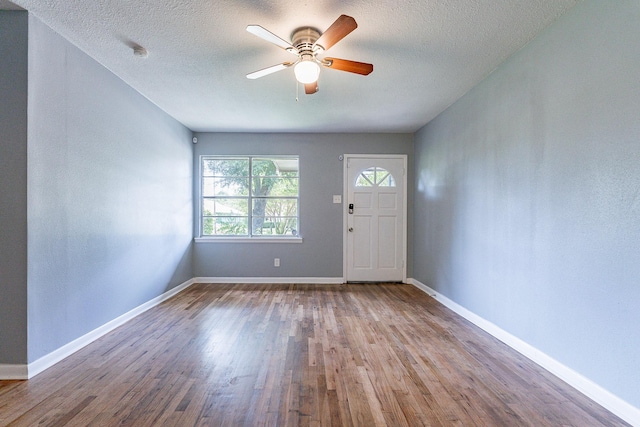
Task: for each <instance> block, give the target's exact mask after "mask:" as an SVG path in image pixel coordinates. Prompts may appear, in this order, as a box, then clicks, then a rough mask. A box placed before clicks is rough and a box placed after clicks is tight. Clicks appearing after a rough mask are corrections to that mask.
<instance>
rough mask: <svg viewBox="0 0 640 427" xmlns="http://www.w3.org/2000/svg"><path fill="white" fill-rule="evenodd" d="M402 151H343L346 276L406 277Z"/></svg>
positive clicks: (385, 279)
mask: <svg viewBox="0 0 640 427" xmlns="http://www.w3.org/2000/svg"><path fill="white" fill-rule="evenodd" d="M406 163H407V157H406V156H391V155H389V156H366V155H345V169H346V171H345V194H346V195H347V200H346V203H345V221H344V222H345V227H346V230H345V235H346V237H345V279H346V281H347V282H404V281H406V266H405V265H406V263H405V257H406V207H405V199H406V169H407V168H406Z"/></svg>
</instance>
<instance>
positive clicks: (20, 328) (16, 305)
mask: <svg viewBox="0 0 640 427" xmlns="http://www.w3.org/2000/svg"><path fill="white" fill-rule="evenodd" d="M28 29H29V25H28V15H27V13H26V12H14V11H12V12H9V11H0V99H1V100H2V101H1V102H0V363H2V364H24V363H26V361H27V286H26V285H27V51H28V49H27V45H28V42H27V40H28Z"/></svg>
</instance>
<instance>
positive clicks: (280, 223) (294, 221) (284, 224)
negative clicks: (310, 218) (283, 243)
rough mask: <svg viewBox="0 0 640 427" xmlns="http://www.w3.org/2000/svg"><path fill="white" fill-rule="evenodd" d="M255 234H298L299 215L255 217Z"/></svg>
mask: <svg viewBox="0 0 640 427" xmlns="http://www.w3.org/2000/svg"><path fill="white" fill-rule="evenodd" d="M253 234H254V235H262V236H297V235H298V218H297V217H256V216H254V217H253Z"/></svg>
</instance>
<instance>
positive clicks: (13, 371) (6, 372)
mask: <svg viewBox="0 0 640 427" xmlns="http://www.w3.org/2000/svg"><path fill="white" fill-rule="evenodd" d="M28 374H29V372H28V369H27V365H8V364H2V363H0V380H24V379H27V375H28Z"/></svg>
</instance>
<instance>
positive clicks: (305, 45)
mask: <svg viewBox="0 0 640 427" xmlns="http://www.w3.org/2000/svg"><path fill="white" fill-rule="evenodd" d="M319 38H320V31H318V30H317V29H315V28H313V27H301V28H298V29H297V30H295V31H294V32H293V33H291V44H292V45H293V46H294V47H295V48H296V49H298V54H299V55H300V58H301V59H303V60H305V59H312V58H313V57H314V56H315V54H316V53H317V51H318V48H319V47H318V46H316V51H314V49H313V45H314V43H315V42H316V40H318V39H319ZM320 48H321V47H320ZM321 49H322V48H321ZM322 50H324V49H322Z"/></svg>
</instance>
